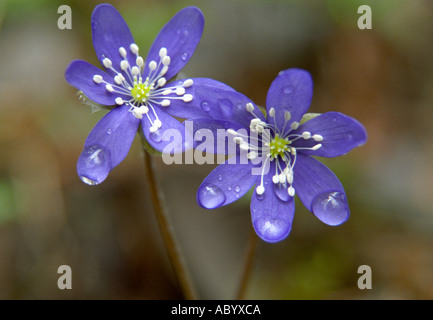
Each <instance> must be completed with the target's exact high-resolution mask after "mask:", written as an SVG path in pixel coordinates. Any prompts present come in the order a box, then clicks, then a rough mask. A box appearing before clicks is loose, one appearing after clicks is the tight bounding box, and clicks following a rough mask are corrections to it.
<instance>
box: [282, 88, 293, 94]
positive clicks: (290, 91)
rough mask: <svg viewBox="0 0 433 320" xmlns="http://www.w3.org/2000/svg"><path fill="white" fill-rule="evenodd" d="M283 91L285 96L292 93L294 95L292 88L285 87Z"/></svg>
mask: <svg viewBox="0 0 433 320" xmlns="http://www.w3.org/2000/svg"><path fill="white" fill-rule="evenodd" d="M281 90H282V91H283V93H284V94H290V93H292V88H291V87H283V88H282V89H281Z"/></svg>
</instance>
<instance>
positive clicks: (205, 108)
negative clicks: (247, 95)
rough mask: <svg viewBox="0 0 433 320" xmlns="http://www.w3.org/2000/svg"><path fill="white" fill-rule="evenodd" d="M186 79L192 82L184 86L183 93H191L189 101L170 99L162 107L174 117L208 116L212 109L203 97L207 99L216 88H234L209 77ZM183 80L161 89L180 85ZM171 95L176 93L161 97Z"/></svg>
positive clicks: (173, 95) (168, 97)
mask: <svg viewBox="0 0 433 320" xmlns="http://www.w3.org/2000/svg"><path fill="white" fill-rule="evenodd" d="M188 80H192V81H193V84H192V85H191V86H189V87H187V88H185V94H190V95H192V97H193V98H192V100H191V101H189V102H184V101H183V100H182V99H171V100H170V105H169V106H168V107H165V108H164V110H165V111H166V112H167V113H168V114H170V115H172V116H174V117H179V118H184V119H189V118H200V117H209V116H210V115H212V114H213V110H211V105H210V104H209V103H208V102H207V100H205V99H207V98H208V97H209V96H210V95H213V94H214V92H215V90H218V89H222V90H232V91H234V89H232V88H231V87H229V86H228V85H226V84H224V83H222V82H219V81H217V80H213V79H209V78H192V79H188ZM184 82H185V79H183V80H176V81H173V82H170V83H168V84H167V85H166V86H165V87H164V88H163V89H164V90H166V89H169V88H175V87H178V86H182V84H183V83H184ZM197 91H198V92H199V93H198V94H197V93H196V92H197ZM173 97H174V98H176V93H171V94H168V95H166V96H164V97H163V98H161V99H164V98H167V99H170V98H173ZM177 98H178V97H177ZM218 110H219V109H218ZM218 110H216V111H218Z"/></svg>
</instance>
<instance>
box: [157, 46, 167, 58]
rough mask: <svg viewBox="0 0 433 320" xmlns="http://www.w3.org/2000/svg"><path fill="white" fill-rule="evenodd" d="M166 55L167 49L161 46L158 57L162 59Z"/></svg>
mask: <svg viewBox="0 0 433 320" xmlns="http://www.w3.org/2000/svg"><path fill="white" fill-rule="evenodd" d="M166 55H167V49H166V48H164V47H162V48H161V49H159V57H160V58H161V59H162V58H164V57H165V56H166Z"/></svg>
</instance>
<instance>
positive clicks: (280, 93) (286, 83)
mask: <svg viewBox="0 0 433 320" xmlns="http://www.w3.org/2000/svg"><path fill="white" fill-rule="evenodd" d="M312 97H313V81H312V79H311V76H310V74H309V73H308V72H307V71H305V70H301V69H287V70H284V71H281V72H280V73H279V74H278V76H277V77H276V78H275V80H274V81H273V82H272V84H271V86H270V88H269V91H268V94H267V97H266V108H267V112H268V123H270V124H274V120H272V117H270V116H269V110H270V109H271V108H274V109H275V121H276V124H277V127H278V128H279V129H280V130H281V129H282V128H283V126H284V122H285V117H284V113H285V112H286V111H289V112H290V115H291V118H290V120H289V121H288V123H287V125H286V127H285V128H287V129H289V128H290V124H291V123H292V122H294V121H296V122H299V121H300V120H301V118H302V116H303V115H304V113H305V112H307V110H308V108H309V107H310V103H311V99H312Z"/></svg>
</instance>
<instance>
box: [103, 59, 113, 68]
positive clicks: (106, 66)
mask: <svg viewBox="0 0 433 320" xmlns="http://www.w3.org/2000/svg"><path fill="white" fill-rule="evenodd" d="M102 64H103V65H104V67H105V68H107V69H109V68H111V66H112V65H113V63H112V62H111V60H110V59H108V58H104V60H102Z"/></svg>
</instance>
